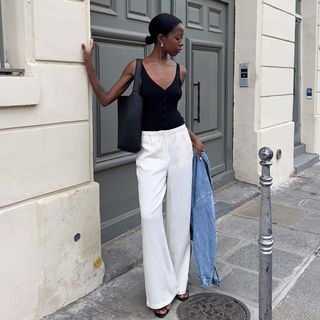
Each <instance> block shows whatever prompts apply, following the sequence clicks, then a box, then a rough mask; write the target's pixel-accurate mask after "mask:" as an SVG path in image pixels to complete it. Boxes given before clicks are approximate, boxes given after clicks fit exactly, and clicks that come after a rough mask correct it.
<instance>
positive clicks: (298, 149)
mask: <svg viewBox="0 0 320 320" xmlns="http://www.w3.org/2000/svg"><path fill="white" fill-rule="evenodd" d="M304 153H306V145H305V144H304V143H301V144H298V145H297V146H294V157H295V158H297V157H299V156H301V155H302V154H304Z"/></svg>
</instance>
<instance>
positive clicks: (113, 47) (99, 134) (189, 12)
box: [91, 0, 233, 242]
mask: <svg viewBox="0 0 320 320" xmlns="http://www.w3.org/2000/svg"><path fill="white" fill-rule="evenodd" d="M232 2H233V1H210V0H203V1H200V0H195V1H180V0H179V1H174V0H131V1H130V0H118V1H115V0H109V1H107V0H94V1H93V0H91V29H92V36H93V38H94V39H95V44H96V45H95V56H94V58H95V66H96V70H97V71H98V74H99V77H100V79H101V81H102V83H103V85H104V86H105V87H106V88H110V86H111V85H112V84H113V83H114V82H115V81H116V79H117V78H118V77H119V75H120V72H121V70H122V69H123V68H124V67H125V65H126V64H127V63H128V62H129V61H130V60H132V59H133V58H136V57H143V56H145V55H146V54H147V53H148V52H147V47H146V46H145V45H144V38H145V36H146V34H147V30H148V23H149V21H150V19H151V18H152V17H153V16H154V15H156V14H157V13H159V12H171V13H173V14H176V15H177V16H178V17H180V18H181V19H182V20H183V23H184V25H185V27H186V42H185V50H184V51H183V53H182V54H180V56H179V57H177V62H179V63H182V64H184V65H185V66H186V67H187V69H188V79H187V80H186V86H185V87H184V93H185V94H184V97H183V98H182V100H181V103H180V104H179V110H180V112H181V113H182V115H183V116H184V118H185V121H186V123H187V125H188V126H189V127H191V128H192V129H193V130H194V131H195V132H196V133H198V134H199V136H200V137H201V138H202V139H203V141H204V142H205V144H206V145H207V147H208V153H209V157H210V160H211V162H212V165H213V168H212V173H213V175H216V174H219V173H225V172H228V171H229V170H231V169H232V148H231V138H232V96H231V93H232V75H233V71H232V65H233V60H232V59H233V58H232V52H233V36H232V34H233V4H232ZM150 49H151V46H150V48H149V50H150ZM198 82H200V88H199V87H198V86H197V85H195V84H197V83H198ZM130 90H131V88H129V89H128V90H127V93H129V92H130ZM198 93H199V95H198ZM198 98H200V121H199V122H198V121H194V120H193V119H194V118H196V117H197V110H198V105H199V104H198ZM116 113H117V108H116V103H115V102H114V103H113V104H112V105H111V106H109V107H107V108H101V107H100V106H99V105H98V103H97V101H96V100H95V99H94V104H93V129H94V130H93V140H94V150H93V153H94V168H95V181H97V182H98V183H99V184H100V210H101V229H102V241H103V242H105V241H107V240H109V239H111V238H113V237H115V236H117V235H118V234H121V233H123V232H125V231H126V230H128V229H130V228H132V227H134V226H137V225H138V224H139V223H140V218H139V203H138V194H137V180H136V175H135V156H134V155H130V154H127V153H124V152H121V151H119V150H118V149H117V148H116V142H117V114H116Z"/></svg>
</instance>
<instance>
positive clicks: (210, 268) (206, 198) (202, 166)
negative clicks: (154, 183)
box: [191, 152, 220, 287]
mask: <svg viewBox="0 0 320 320" xmlns="http://www.w3.org/2000/svg"><path fill="white" fill-rule="evenodd" d="M210 168H211V165H210V161H209V159H208V156H207V154H206V153H205V152H203V153H202V160H200V159H199V156H198V155H197V154H195V155H194V158H193V173H192V174H193V176H192V206H191V237H192V242H193V254H194V259H195V265H196V272H197V275H198V277H199V283H200V284H201V285H202V286H204V287H210V286H211V285H212V284H215V285H217V286H219V285H220V278H219V275H218V272H217V269H216V266H215V261H216V245H217V235H216V216H215V207H214V200H213V192H212V181H211V175H210Z"/></svg>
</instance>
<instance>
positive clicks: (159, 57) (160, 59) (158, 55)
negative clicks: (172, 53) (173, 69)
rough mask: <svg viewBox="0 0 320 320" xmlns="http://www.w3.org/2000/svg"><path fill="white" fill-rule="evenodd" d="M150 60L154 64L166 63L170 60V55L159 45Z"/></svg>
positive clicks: (154, 49) (155, 47) (151, 54)
mask: <svg viewBox="0 0 320 320" xmlns="http://www.w3.org/2000/svg"><path fill="white" fill-rule="evenodd" d="M149 58H150V60H152V62H154V63H164V62H167V60H168V54H167V53H166V52H165V51H164V50H163V49H162V48H161V47H160V46H159V45H155V46H154V48H153V50H152V52H151V53H150V55H149Z"/></svg>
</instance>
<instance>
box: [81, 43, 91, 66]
mask: <svg viewBox="0 0 320 320" xmlns="http://www.w3.org/2000/svg"><path fill="white" fill-rule="evenodd" d="M81 48H82V57H83V62H84V63H87V62H89V61H91V58H92V51H93V39H90V42H89V46H88V48H86V45H85V44H84V43H82V44H81Z"/></svg>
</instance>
